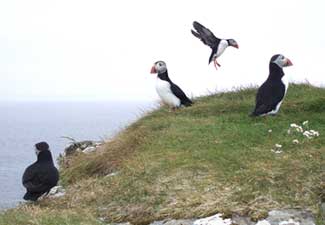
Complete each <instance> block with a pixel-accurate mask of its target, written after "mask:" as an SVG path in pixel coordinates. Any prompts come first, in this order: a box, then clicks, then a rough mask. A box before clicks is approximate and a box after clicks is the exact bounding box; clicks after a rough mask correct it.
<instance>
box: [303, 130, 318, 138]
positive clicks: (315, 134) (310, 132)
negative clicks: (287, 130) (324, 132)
mask: <svg viewBox="0 0 325 225" xmlns="http://www.w3.org/2000/svg"><path fill="white" fill-rule="evenodd" d="M302 135H304V136H305V137H306V138H308V139H312V138H313V137H318V136H319V132H318V131H315V130H306V131H305V132H304V133H303V134H302Z"/></svg>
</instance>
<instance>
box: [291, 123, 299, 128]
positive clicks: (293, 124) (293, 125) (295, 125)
mask: <svg viewBox="0 0 325 225" xmlns="http://www.w3.org/2000/svg"><path fill="white" fill-rule="evenodd" d="M290 127H293V128H296V127H299V126H298V125H297V124H295V123H292V124H290Z"/></svg>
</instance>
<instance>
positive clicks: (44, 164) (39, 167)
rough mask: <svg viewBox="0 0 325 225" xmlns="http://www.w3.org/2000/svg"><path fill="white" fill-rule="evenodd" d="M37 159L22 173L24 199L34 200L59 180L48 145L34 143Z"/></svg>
mask: <svg viewBox="0 0 325 225" xmlns="http://www.w3.org/2000/svg"><path fill="white" fill-rule="evenodd" d="M35 152H36V155H37V161H36V162H35V163H33V164H32V165H30V166H28V167H27V169H26V170H25V172H24V174H23V179H22V182H23V185H24V187H25V188H26V190H27V192H26V194H25V195H24V199H25V200H30V201H36V200H37V199H38V198H39V197H40V196H42V195H43V194H47V193H48V192H49V191H50V190H51V188H52V187H54V186H56V185H57V183H58V181H59V172H58V170H57V169H56V167H55V166H54V163H53V159H52V155H51V152H50V150H49V145H48V144H47V143H46V142H40V143H37V144H36V145H35Z"/></svg>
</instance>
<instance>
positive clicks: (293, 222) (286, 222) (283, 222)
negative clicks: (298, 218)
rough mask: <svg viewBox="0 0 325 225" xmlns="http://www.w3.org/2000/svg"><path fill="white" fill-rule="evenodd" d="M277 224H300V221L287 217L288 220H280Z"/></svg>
mask: <svg viewBox="0 0 325 225" xmlns="http://www.w3.org/2000/svg"><path fill="white" fill-rule="evenodd" d="M279 225H300V223H299V222H295V221H294V220H293V219H289V220H288V221H281V222H280V223H279Z"/></svg>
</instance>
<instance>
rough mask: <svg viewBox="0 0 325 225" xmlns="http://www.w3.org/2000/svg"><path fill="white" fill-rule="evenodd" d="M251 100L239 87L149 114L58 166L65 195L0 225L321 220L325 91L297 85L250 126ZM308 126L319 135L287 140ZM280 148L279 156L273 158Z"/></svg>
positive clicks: (9, 215) (251, 92)
mask: <svg viewBox="0 0 325 225" xmlns="http://www.w3.org/2000/svg"><path fill="white" fill-rule="evenodd" d="M255 93H256V89H255V88H246V89H245V88H241V89H238V90H236V91H233V92H228V93H219V94H215V95H211V96H205V97H200V98H198V99H196V100H195V104H194V105H193V106H192V107H189V108H183V109H180V110H177V111H176V112H170V111H169V110H168V109H167V108H165V107H162V108H160V109H158V110H156V111H154V112H151V113H148V114H147V115H146V116H144V117H143V118H141V119H140V120H138V121H137V122H135V123H134V124H132V125H131V126H129V127H128V128H127V129H126V130H124V131H122V132H121V133H120V134H119V135H117V136H116V137H115V138H114V139H113V140H111V141H109V142H107V143H106V144H105V146H104V147H103V148H102V149H101V150H100V151H98V152H95V153H93V154H78V155H75V156H73V157H72V158H70V159H69V160H68V164H66V165H65V166H62V167H61V177H62V183H63V184H64V185H65V186H66V188H67V194H66V195H65V197H63V198H60V199H56V200H45V201H41V202H40V203H38V204H36V205H33V206H26V207H19V208H17V209H13V210H9V211H7V212H5V213H3V214H1V215H0V224H22V223H21V222H20V221H24V220H27V221H29V224H65V223H66V224H77V223H78V224H87V223H89V224H96V223H98V224H100V220H99V218H101V219H102V220H105V222H125V221H129V222H131V223H133V224H147V223H149V222H151V221H154V220H159V219H165V218H174V219H178V218H194V217H203V216H209V215H211V214H214V213H217V212H220V213H224V214H225V215H226V216H227V215H231V214H232V213H234V212H236V213H239V214H243V215H249V216H251V217H252V218H253V219H259V218H262V217H264V216H265V215H266V213H267V212H268V211H269V210H271V209H279V208H305V209H309V210H311V211H313V212H314V213H315V214H317V213H319V202H320V200H321V198H323V199H324V183H325V180H324V178H325V168H324V165H325V147H324V146H325V145H324V144H325V127H324V123H325V117H324V111H325V97H324V96H325V89H322V88H316V87H313V86H311V85H308V84H299V85H298V84H291V86H290V87H289V90H288V94H287V96H286V99H285V101H284V102H283V104H282V107H281V110H280V112H279V114H278V115H277V116H273V117H261V118H251V117H249V116H248V115H249V114H250V112H251V110H252V109H253V107H254V102H255ZM305 120H308V121H309V123H308V129H314V130H317V131H319V133H320V136H319V137H315V138H313V139H306V138H304V137H303V135H302V134H288V132H287V130H288V128H289V126H290V124H291V123H296V124H302V122H303V121H305ZM269 130H272V132H269ZM293 139H299V144H294V143H293V142H292V141H293ZM276 144H280V145H282V147H281V151H282V152H281V153H279V154H277V153H275V152H274V151H271V150H272V149H275V148H276V147H275V145H276ZM116 171H117V172H118V173H117V175H115V176H107V175H108V174H110V173H112V172H116ZM31 207H32V208H31ZM34 211H36V212H37V216H36V215H35V214H31V212H34ZM81 213H82V214H84V215H87V216H86V217H85V216H78V215H82V214H81ZM319 218H320V217H319ZM40 219H43V220H42V221H40ZM70 220H71V223H67V221H70ZM47 221H49V222H47ZM57 221H59V222H60V223H59V222H57ZM74 221H75V222H74ZM319 221H321V222H322V219H321V218H320V219H319ZM41 222H42V223H41ZM52 222H53V223H52ZM321 222H319V223H321Z"/></svg>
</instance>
